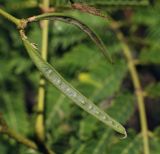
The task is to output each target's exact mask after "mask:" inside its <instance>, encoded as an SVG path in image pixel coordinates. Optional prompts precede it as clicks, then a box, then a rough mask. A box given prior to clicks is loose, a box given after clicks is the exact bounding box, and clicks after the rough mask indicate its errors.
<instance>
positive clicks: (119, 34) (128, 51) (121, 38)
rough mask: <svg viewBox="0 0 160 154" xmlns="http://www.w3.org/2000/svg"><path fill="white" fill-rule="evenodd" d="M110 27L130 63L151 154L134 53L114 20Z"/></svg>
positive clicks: (144, 141)
mask: <svg viewBox="0 0 160 154" xmlns="http://www.w3.org/2000/svg"><path fill="white" fill-rule="evenodd" d="M110 27H111V28H112V29H113V30H114V31H115V33H116V35H117V38H118V40H119V41H120V42H121V45H122V48H123V53H124V56H125V57H126V59H127V62H128V69H129V72H130V75H131V78H132V82H133V85H134V88H135V93H136V96H137V102H138V109H139V113H140V123H141V130H142V138H143V146H144V154H149V153H150V149H149V137H148V126H147V118H146V111H145V105H144V95H143V90H142V86H141V83H140V79H139V75H138V72H137V69H136V64H135V63H134V59H133V57H132V51H131V49H130V48H129V46H128V44H127V43H126V40H125V37H124V35H123V33H122V32H121V31H120V30H119V29H118V28H117V27H118V26H117V23H116V22H115V21H113V20H112V22H111V24H110Z"/></svg>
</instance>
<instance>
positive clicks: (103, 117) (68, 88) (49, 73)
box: [20, 30, 127, 137]
mask: <svg viewBox="0 0 160 154" xmlns="http://www.w3.org/2000/svg"><path fill="white" fill-rule="evenodd" d="M20 34H21V38H22V40H23V43H24V46H25V48H26V50H27V52H28V54H29V56H30V58H31V59H32V61H33V62H34V64H35V65H36V66H37V68H38V69H39V70H40V71H41V72H42V74H43V75H44V76H45V77H46V79H47V80H48V81H50V82H51V83H52V84H53V85H54V86H55V87H56V88H57V89H58V90H60V91H61V92H62V93H63V94H64V95H66V96H67V97H68V98H69V99H71V100H72V101H73V102H74V103H75V104H76V105H78V106H79V107H81V108H82V109H83V110H85V111H86V112H88V113H89V114H91V115H93V116H94V117H96V118H97V119H99V120H100V121H102V122H103V123H104V124H106V125H108V126H110V127H111V128H113V129H114V130H115V131H117V132H119V133H121V134H123V135H124V136H125V137H126V136H127V134H126V131H125V128H124V127H123V126H122V125H121V124H120V123H118V122H117V121H115V120H114V119H113V118H111V117H110V116H109V115H108V114H107V113H105V112H104V111H103V110H101V109H100V108H99V107H98V106H96V105H95V104H94V103H93V102H92V101H90V100H89V99H87V98H86V97H85V96H84V95H82V94H81V93H80V92H79V91H78V90H76V89H75V88H74V87H73V86H72V85H71V84H70V83H68V82H67V81H66V80H65V79H64V78H63V77H62V76H61V75H60V74H59V73H58V72H57V71H56V69H55V68H54V67H52V66H51V65H50V64H49V63H47V62H46V61H44V60H43V59H42V58H41V56H40V54H39V52H38V50H37V49H36V48H34V47H33V45H32V43H31V42H29V40H28V39H27V37H26V36H25V34H24V32H23V31H22V30H21V31H20Z"/></svg>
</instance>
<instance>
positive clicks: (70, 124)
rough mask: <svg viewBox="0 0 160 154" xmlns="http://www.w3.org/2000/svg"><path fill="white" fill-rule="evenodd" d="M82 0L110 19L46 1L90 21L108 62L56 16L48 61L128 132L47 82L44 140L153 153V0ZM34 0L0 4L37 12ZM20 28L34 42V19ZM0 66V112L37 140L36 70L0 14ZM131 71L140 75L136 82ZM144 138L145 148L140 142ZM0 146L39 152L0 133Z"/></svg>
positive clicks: (77, 151) (158, 19) (156, 132)
mask: <svg viewBox="0 0 160 154" xmlns="http://www.w3.org/2000/svg"><path fill="white" fill-rule="evenodd" d="M75 2H82V1H80V0H75ZM83 3H85V4H88V5H91V6H94V7H96V8H99V9H101V10H102V12H103V13H105V14H107V15H109V16H110V17H112V19H113V20H111V19H109V20H106V19H103V18H100V17H96V16H93V15H89V14H85V13H82V12H79V11H75V10H71V9H70V3H69V2H67V1H66V0H56V1H55V0H51V2H50V7H52V8H53V10H56V11H61V12H64V11H66V12H67V13H68V14H71V15H72V16H74V17H76V18H77V19H80V20H81V21H83V22H84V23H86V24H87V25H89V26H90V27H91V28H92V29H93V30H94V31H95V32H96V33H97V34H98V35H99V36H100V37H101V38H102V40H103V41H104V43H105V45H106V47H107V49H108V50H109V52H110V54H111V55H112V57H113V59H114V65H112V64H109V63H106V61H105V59H104V58H103V56H102V55H101V54H100V53H99V50H98V48H97V47H96V46H95V45H93V43H92V42H91V41H90V40H89V39H88V37H87V36H86V35H85V34H84V33H82V32H80V30H79V29H77V28H75V27H73V26H70V25H67V24H64V23H62V22H58V21H51V22H50V23H49V37H48V38H49V39H48V44H49V46H48V61H49V63H51V64H52V65H53V66H55V68H56V69H57V70H58V71H59V72H60V74H62V75H63V77H64V78H66V79H67V80H68V81H69V82H70V83H72V85H74V87H76V88H77V89H78V90H79V91H81V92H82V93H83V94H84V95H85V96H87V97H88V98H90V99H91V100H93V101H94V102H95V103H96V104H97V105H98V106H99V107H101V108H102V109H103V110H105V111H106V112H107V113H109V114H110V115H111V116H113V117H114V118H115V119H116V120H117V121H119V122H121V123H122V124H123V125H125V127H126V128H127V132H128V138H127V139H124V140H121V139H119V136H118V135H117V134H115V133H114V131H112V130H111V129H110V128H108V127H106V126H105V125H104V124H102V123H101V122H99V121H98V120H96V119H95V118H94V117H92V116H90V115H88V114H87V113H86V112H85V111H83V110H82V109H80V108H79V107H77V106H75V105H74V104H73V103H72V102H71V101H70V100H69V99H67V98H66V97H65V96H64V95H62V94H61V92H59V91H58V90H57V89H55V88H54V87H53V86H52V85H51V84H50V83H48V82H47V84H46V86H45V88H46V99H45V100H46V101H45V102H46V116H45V117H46V120H45V124H46V136H47V137H46V138H47V139H46V144H47V145H48V146H49V147H51V149H54V151H55V152H56V153H57V154H107V153H109V154H141V153H145V154H149V152H150V153H151V154H159V153H160V127H159V126H160V118H159V116H160V107H159V103H160V92H159V91H160V83H159V81H160V69H159V64H160V54H159V51H160V46H159V42H160V28H159V24H160V2H159V1H151V2H147V1H144V0H143V1H142V0H141V1H136V0H130V1H128V0H124V1H116V0H111V1H109V0H108V1H107V0H97V1H96V0H84V1H83ZM39 4H40V2H39V1H36V0H26V1H21V0H14V1H10V0H0V8H2V9H3V10H6V11H7V12H9V13H11V14H12V15H14V16H16V17H18V18H27V17H29V16H33V15H37V14H40V13H42V10H41V9H40V8H41V5H39ZM27 34H28V37H29V38H30V40H32V42H35V43H36V44H37V46H38V48H41V46H40V45H41V37H42V36H41V26H40V24H37V23H34V24H31V25H30V26H29V28H28V29H27ZM127 53H130V54H129V56H128V54H127ZM0 68H1V71H0V87H1V88H0V112H1V113H2V114H3V117H4V119H5V121H6V122H7V125H8V126H9V127H10V128H11V129H13V130H15V131H16V132H18V133H20V134H22V135H24V136H26V137H28V138H30V139H32V140H36V137H35V135H34V123H35V118H36V107H35V104H36V102H37V99H38V98H37V93H38V87H39V82H38V81H39V77H40V73H39V71H37V69H36V68H35V66H34V65H33V63H32V61H31V60H30V58H29V57H28V55H27V54H26V51H25V49H24V47H23V45H22V41H21V39H20V37H19V34H18V32H17V30H16V27H15V26H14V25H12V24H11V23H10V22H8V21H7V20H5V19H4V18H2V17H0ZM134 71H136V77H138V79H139V80H140V84H138V87H137V86H136V85H137V84H136V81H135V78H134V75H135V72H134ZM137 75H138V76H137ZM138 98H140V100H139V99H138ZM141 98H142V101H141ZM143 99H144V105H145V109H146V117H147V125H145V124H144V123H143V122H144V121H143V119H140V118H139V117H140V114H139V113H141V111H143V109H144V107H143V106H140V104H143ZM137 100H138V101H137ZM138 102H140V104H139V103H138ZM141 108H142V110H141ZM142 114H143V113H142ZM144 115H145V114H144ZM143 128H144V130H143ZM145 129H147V134H144V131H145ZM146 138H148V140H149V146H148V150H149V151H148V153H146V152H144V148H143V146H144V140H145V139H146ZM0 153H3V154H17V153H19V154H38V152H36V151H34V150H33V149H29V148H28V147H26V146H24V145H22V144H19V143H17V142H16V141H15V140H14V139H12V138H10V137H8V136H7V135H2V134H1V135H0Z"/></svg>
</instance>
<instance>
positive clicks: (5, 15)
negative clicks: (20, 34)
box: [0, 8, 21, 26]
mask: <svg viewBox="0 0 160 154" xmlns="http://www.w3.org/2000/svg"><path fill="white" fill-rule="evenodd" d="M0 15H1V16H3V17H4V18H6V19H8V20H9V21H11V22H12V23H14V24H15V25H16V26H19V25H20V24H21V22H20V21H21V20H20V19H17V18H15V17H14V16H12V15H10V14H9V13H7V12H5V11H3V10H2V9H1V8H0Z"/></svg>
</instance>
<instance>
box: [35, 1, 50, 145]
mask: <svg viewBox="0 0 160 154" xmlns="http://www.w3.org/2000/svg"><path fill="white" fill-rule="evenodd" d="M42 7H44V8H45V9H46V8H49V0H43V1H42ZM45 9H44V10H45ZM41 24H42V46H41V56H42V58H43V59H44V60H45V61H47V51H48V24H49V22H48V21H42V22H41ZM45 84H46V82H45V79H44V77H43V76H40V81H39V90H38V103H37V113H38V115H37V119H36V123H35V131H36V135H37V137H38V139H39V140H40V141H42V142H43V141H45Z"/></svg>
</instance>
